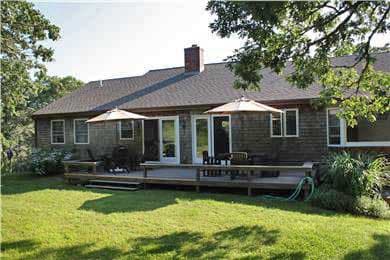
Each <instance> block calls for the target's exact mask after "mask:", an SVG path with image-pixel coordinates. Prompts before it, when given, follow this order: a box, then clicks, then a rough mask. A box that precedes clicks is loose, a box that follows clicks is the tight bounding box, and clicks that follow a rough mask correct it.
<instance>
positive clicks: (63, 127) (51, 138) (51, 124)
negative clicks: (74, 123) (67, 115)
mask: <svg viewBox="0 0 390 260" xmlns="http://www.w3.org/2000/svg"><path fill="white" fill-rule="evenodd" d="M53 122H62V123H63V124H62V132H63V135H64V142H62V143H55V142H53ZM50 144H65V120H64V119H55V120H50Z"/></svg>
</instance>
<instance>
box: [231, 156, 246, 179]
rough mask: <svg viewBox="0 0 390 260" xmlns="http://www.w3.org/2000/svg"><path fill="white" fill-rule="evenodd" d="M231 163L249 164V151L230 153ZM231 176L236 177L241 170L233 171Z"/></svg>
mask: <svg viewBox="0 0 390 260" xmlns="http://www.w3.org/2000/svg"><path fill="white" fill-rule="evenodd" d="M230 164H231V165H249V164H250V160H249V159H248V153H246V152H233V153H230ZM230 173H231V175H230V178H231V179H232V180H233V179H235V178H236V177H237V176H238V175H239V174H240V172H239V171H231V172H230Z"/></svg>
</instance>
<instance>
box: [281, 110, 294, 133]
mask: <svg viewBox="0 0 390 260" xmlns="http://www.w3.org/2000/svg"><path fill="white" fill-rule="evenodd" d="M283 119H284V136H287V137H289V136H291V137H294V136H295V137H296V136H298V109H295V108H294V109H285V110H284V113H283Z"/></svg>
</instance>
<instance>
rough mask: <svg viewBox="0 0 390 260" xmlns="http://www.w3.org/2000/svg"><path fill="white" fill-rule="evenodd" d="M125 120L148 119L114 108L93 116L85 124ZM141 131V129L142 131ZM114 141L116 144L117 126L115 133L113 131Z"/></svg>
mask: <svg viewBox="0 0 390 260" xmlns="http://www.w3.org/2000/svg"><path fill="white" fill-rule="evenodd" d="M127 119H134V120H137V119H141V120H143V119H148V117H146V116H143V115H139V114H135V113H131V112H127V111H125V110H121V109H118V108H114V109H112V110H109V111H107V112H105V113H103V114H101V115H98V116H95V117H93V118H91V119H89V120H87V123H97V122H106V121H120V120H127ZM142 131H143V129H142ZM115 139H116V142H117V143H118V125H116V131H115Z"/></svg>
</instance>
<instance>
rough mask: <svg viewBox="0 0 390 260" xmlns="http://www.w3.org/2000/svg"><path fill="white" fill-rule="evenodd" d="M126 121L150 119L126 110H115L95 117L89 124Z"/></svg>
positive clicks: (88, 121)
mask: <svg viewBox="0 0 390 260" xmlns="http://www.w3.org/2000/svg"><path fill="white" fill-rule="evenodd" d="M126 119H148V118H147V117H146V116H142V115H139V114H135V113H131V112H127V111H125V110H121V109H118V108H114V109H112V110H109V111H107V112H105V113H103V114H101V115H98V116H95V117H93V118H91V119H89V120H87V123H95V122H103V121H112V120H126Z"/></svg>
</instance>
